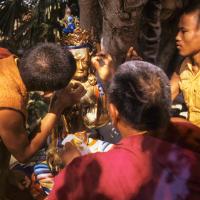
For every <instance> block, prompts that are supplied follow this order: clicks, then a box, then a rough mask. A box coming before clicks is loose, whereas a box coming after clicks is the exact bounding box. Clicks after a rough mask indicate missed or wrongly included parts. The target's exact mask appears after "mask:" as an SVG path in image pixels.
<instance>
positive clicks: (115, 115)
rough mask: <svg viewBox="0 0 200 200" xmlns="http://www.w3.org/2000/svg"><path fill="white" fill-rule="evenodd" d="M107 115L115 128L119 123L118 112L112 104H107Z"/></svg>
mask: <svg viewBox="0 0 200 200" xmlns="http://www.w3.org/2000/svg"><path fill="white" fill-rule="evenodd" d="M109 113H110V118H111V121H112V124H113V125H114V126H115V127H117V124H118V122H119V112H118V110H117V108H116V107H115V105H114V104H112V103H109Z"/></svg>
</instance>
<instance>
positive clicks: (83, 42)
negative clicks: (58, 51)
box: [61, 15, 91, 47]
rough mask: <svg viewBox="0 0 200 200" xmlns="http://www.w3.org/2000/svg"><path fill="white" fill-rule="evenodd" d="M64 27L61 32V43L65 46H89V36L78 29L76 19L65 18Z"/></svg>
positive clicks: (71, 17) (86, 32)
mask: <svg viewBox="0 0 200 200" xmlns="http://www.w3.org/2000/svg"><path fill="white" fill-rule="evenodd" d="M65 20H66V27H65V28H63V31H62V39H61V40H62V43H63V44H64V45H67V46H69V47H70V46H76V47H78V46H87V45H89V44H91V34H90V33H89V32H88V31H86V30H84V29H82V28H81V27H80V23H79V20H78V18H77V17H74V16H71V15H70V16H67V17H66V18H65Z"/></svg>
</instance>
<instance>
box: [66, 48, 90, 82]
mask: <svg viewBox="0 0 200 200" xmlns="http://www.w3.org/2000/svg"><path fill="white" fill-rule="evenodd" d="M69 50H70V51H71V53H72V54H73V56H74V58H75V60H76V72H75V74H74V77H73V78H74V79H75V80H82V79H84V78H86V77H88V70H89V63H90V51H89V48H87V47H80V48H71V49H69Z"/></svg>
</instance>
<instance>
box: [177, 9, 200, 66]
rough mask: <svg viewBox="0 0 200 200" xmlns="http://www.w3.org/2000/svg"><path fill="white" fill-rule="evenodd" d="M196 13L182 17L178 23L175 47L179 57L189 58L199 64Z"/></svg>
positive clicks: (199, 46)
mask: <svg viewBox="0 0 200 200" xmlns="http://www.w3.org/2000/svg"><path fill="white" fill-rule="evenodd" d="M198 15H199V13H198V12H192V13H189V14H184V15H182V17H181V19H180V22H179V32H178V34H177V36H176V46H177V48H178V50H179V54H180V55H181V56H184V57H185V56H189V57H191V59H192V61H193V62H194V63H195V64H197V65H199V63H200V24H199V19H198Z"/></svg>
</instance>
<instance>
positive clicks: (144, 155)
mask: <svg viewBox="0 0 200 200" xmlns="http://www.w3.org/2000/svg"><path fill="white" fill-rule="evenodd" d="M158 10H160V8H159V7H158ZM159 12H160V11H159ZM67 17H70V23H72V22H73V21H72V19H73V18H72V17H71V16H67ZM72 25H73V29H76V27H75V25H74V24H72ZM178 30H179V31H178V33H177V36H176V46H177V49H178V51H179V54H180V55H181V56H183V57H184V58H185V59H184V60H183V62H182V64H181V65H180V66H177V69H176V70H175V72H174V74H173V76H172V78H171V80H169V78H168V77H167V75H166V74H165V72H164V71H163V70H162V69H160V68H159V67H158V66H156V65H154V64H151V63H150V62H147V61H145V60H144V59H143V58H141V57H139V56H138V55H137V52H136V51H135V50H134V48H130V49H129V51H128V53H127V61H125V62H123V63H120V64H119V65H117V66H115V64H116V62H113V58H112V57H111V56H110V55H109V54H108V53H105V52H101V53H97V54H96V55H95V56H94V57H93V58H91V66H92V68H90V71H88V69H87V68H86V66H87V64H88V63H89V61H86V60H85V58H86V57H88V55H89V54H87V56H85V57H84V56H83V57H80V56H82V55H83V54H84V53H83V52H87V53H88V51H87V48H88V47H87V46H81V50H80V49H79V50H78V51H76V50H77V47H73V48H72V46H71V45H69V46H70V48H63V46H61V45H59V44H54V43H42V44H38V45H36V46H35V47H33V48H32V49H30V50H29V51H27V52H26V53H24V55H23V56H22V57H21V58H20V59H19V58H17V57H16V56H15V55H13V54H12V53H11V52H10V51H9V50H7V49H4V48H0V177H1V178H0V200H4V199H34V198H36V197H34V196H33V195H32V196H31V194H30V185H31V180H30V177H28V176H27V175H24V174H22V173H20V172H19V171H14V170H11V169H9V163H10V157H11V155H12V156H14V157H15V158H16V160H18V161H19V162H20V163H28V162H29V160H30V159H31V158H32V157H33V156H34V155H35V154H36V153H37V152H38V151H39V150H40V149H41V148H42V147H43V145H44V143H45V142H46V141H47V138H48V137H49V136H51V135H52V130H55V129H56V126H57V123H58V121H59V120H60V118H62V119H64V121H65V131H66V132H69V133H71V132H72V131H69V129H73V130H74V129H77V130H76V131H79V135H77V134H76V135H75V132H76V131H75V132H73V133H74V135H75V136H70V137H73V139H67V141H68V142H66V140H65V143H62V145H63V146H64V148H65V149H64V150H63V151H62V153H61V154H57V153H58V149H57V146H54V147H55V149H56V151H55V152H53V158H52V159H53V160H51V164H52V165H53V163H54V161H55V160H54V159H55V157H54V156H57V155H58V156H62V159H63V163H62V165H64V166H63V167H62V168H63V169H62V170H59V172H58V174H57V175H56V176H55V179H53V176H54V175H53V172H52V171H51V167H50V166H48V162H47V163H40V167H38V166H35V173H36V174H37V176H38V177H39V176H40V178H39V179H40V180H44V179H45V181H46V182H43V185H44V187H46V188H47V185H48V184H51V188H50V189H49V190H48V196H47V195H44V196H37V199H49V200H63V199H94V200H96V199H101V200H103V199H106V200H108V199H116V200H118V199H119V200H126V199H127V200H129V199H140V200H142V199H147V200H151V199H152V200H178V199H185V200H198V199H199V198H200V173H199V168H200V87H199V86H200V81H199V73H200V70H199V69H200V2H198V1H196V3H194V4H189V5H188V6H187V7H186V8H185V9H184V10H183V11H182V15H181V17H180V20H179V25H178ZM71 31H72V32H73V31H74V30H71V29H70V33H69V34H71V33H72V32H71ZM78 33H80V29H78ZM84 33H85V32H84ZM67 34H68V33H67ZM67 39H68V38H66V37H65V42H66V41H68V40H67ZM104 42H106V40H105V41H104ZM127 45H128V44H126V45H125V46H127ZM77 52H78V53H77ZM116 59H117V58H114V61H116ZM77 62H78V63H79V64H78V63H77ZM95 71H96V73H94V72H95ZM82 74H83V76H82ZM88 74H90V79H89V78H88V77H89V76H88ZM95 76H96V77H95ZM91 77H92V79H91ZM88 82H89V83H90V85H91V86H92V87H91V88H92V89H91V90H89V89H88ZM87 89H88V90H87ZM31 91H43V92H45V93H48V94H49V93H51V100H50V103H49V109H48V112H47V114H46V115H45V116H44V118H43V119H42V120H41V121H40V123H39V129H38V130H37V131H36V133H35V135H34V136H33V137H32V138H31V139H30V138H29V136H28V133H27V130H26V121H27V117H28V116H27V109H26V106H27V100H28V93H29V92H31ZM88 91H89V92H88ZM180 92H182V93H183V97H184V101H185V103H186V105H187V108H188V118H187V119H183V118H178V117H173V116H171V105H172V101H173V100H174V99H175V97H176V96H177V95H178V94H179V93H180ZM86 97H87V98H86ZM91 102H92V103H91ZM91 105H92V106H93V107H90V106H91ZM86 106H87V107H86ZM99 106H101V109H99ZM71 108H73V109H71ZM105 108H107V110H106V111H105ZM70 109H71V110H70ZM72 111H73V112H72ZM90 111H92V112H90ZM77 112H78V114H77ZM74 113H75V114H74ZM88 113H89V114H88ZM96 113H97V115H95V114H96ZM102 113H103V114H102ZM87 114H88V115H87ZM94 115H95V117H94ZM102 115H103V116H104V117H105V116H106V118H103V119H106V120H103V122H102V119H101V116H102ZM71 116H76V117H77V116H78V117H79V118H78V120H76V123H81V129H79V128H80V126H79V125H80V124H75V126H71V124H72V123H70V124H69V123H68V122H69V121H70V120H71V121H72V122H73V123H74V121H73V118H72V117H71ZM80 116H81V118H80ZM66 119H67V120H66ZM93 119H94V120H93ZM98 120H99V121H98ZM66 121H67V122H66ZM88 121H89V122H91V121H92V122H93V123H92V126H89V125H88ZM98 122H101V125H102V126H103V127H104V126H105V122H106V123H107V124H110V125H109V126H106V127H107V130H106V134H107V132H109V131H110V132H113V133H116V134H118V133H119V134H120V135H121V139H120V140H119V141H117V142H116V143H115V144H113V145H110V146H109V148H107V150H105V149H106V148H104V151H102V152H100V151H99V152H98V151H96V152H95V153H91V152H89V150H88V149H87V147H86V146H84V145H85V144H86V143H87V144H89V143H88V142H86V143H84V144H83V141H85V140H88V138H87V137H86V139H85V136H84V139H80V138H81V137H83V136H82V135H81V136H80V131H82V129H83V128H85V129H84V130H87V131H88V129H90V128H91V129H94V128H99V127H100V124H98ZM87 125H88V126H87ZM95 126H96V127H95ZM108 127H111V128H108ZM101 128H102V127H101ZM103 130H105V129H103ZM97 131H99V129H97ZM54 135H55V134H54ZM72 135H73V134H72ZM79 136H80V137H79ZM87 136H88V135H87ZM97 136H99V135H98V134H97ZM55 137H56V136H55ZM101 139H102V138H101ZM56 142H59V140H57V141H56ZM92 142H93V143H94V140H93V141H92ZM95 142H96V141H95ZM54 143H55V141H54ZM59 144H60V143H59ZM81 145H82V146H81ZM77 146H78V147H79V148H77ZM106 147H107V146H106ZM83 148H84V149H87V150H88V152H87V153H81V151H80V149H81V150H83ZM83 154H84V155H83ZM85 154H86V155H85ZM41 172H42V173H43V174H42V175H41V174H40V173H41ZM52 180H53V181H52ZM39 187H41V185H39ZM13 194H14V195H13ZM46 194H47V193H46Z"/></svg>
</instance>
